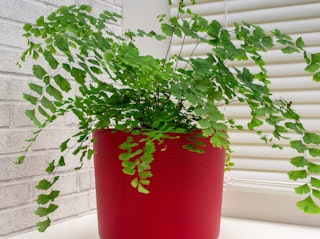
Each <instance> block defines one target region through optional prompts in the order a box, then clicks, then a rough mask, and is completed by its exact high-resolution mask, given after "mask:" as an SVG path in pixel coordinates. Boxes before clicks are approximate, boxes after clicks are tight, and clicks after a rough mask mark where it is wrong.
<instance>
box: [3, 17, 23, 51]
mask: <svg viewBox="0 0 320 239" xmlns="http://www.w3.org/2000/svg"><path fill="white" fill-rule="evenodd" d="M22 28H23V24H21V23H19V24H18V23H13V22H11V21H0V36H1V37H0V44H2V45H6V46H13V47H19V48H25V47H26V45H27V44H26V40H25V38H23V37H22V34H23V33H24V31H23V29H22Z"/></svg>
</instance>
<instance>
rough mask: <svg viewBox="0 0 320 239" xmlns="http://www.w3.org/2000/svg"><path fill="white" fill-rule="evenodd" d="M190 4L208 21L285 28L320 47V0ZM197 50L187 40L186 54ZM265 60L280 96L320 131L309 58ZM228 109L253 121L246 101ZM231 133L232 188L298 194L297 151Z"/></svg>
mask: <svg viewBox="0 0 320 239" xmlns="http://www.w3.org/2000/svg"><path fill="white" fill-rule="evenodd" d="M175 3H177V0H176V1H175ZM187 4H188V5H189V6H188V7H189V8H190V9H191V10H193V12H195V13H198V14H200V15H202V16H204V17H206V18H207V19H208V20H212V19H216V20H218V21H220V23H221V24H222V25H224V26H228V27H231V26H232V24H233V22H238V23H240V22H241V21H246V22H249V23H253V24H259V25H260V26H262V27H263V28H264V29H266V30H274V29H280V30H281V31H282V32H283V33H286V34H289V35H291V36H292V38H293V39H296V38H298V37H299V36H302V37H303V39H304V40H305V43H306V45H307V46H308V47H307V49H308V50H309V51H310V52H314V51H320V1H319V0H281V1H279V0H198V1H197V4H196V5H192V4H191V3H188V2H187ZM176 6H177V4H174V5H173V7H172V8H171V15H176V13H177V7H176ZM181 41H182V39H180V38H174V39H173V45H172V48H171V51H172V53H173V54H175V53H179V52H180V50H181V44H182V42H181ZM193 48H194V45H193V43H192V42H191V41H190V42H188V41H186V42H185V43H184V47H183V49H182V55H183V56H189V55H190V53H191V51H192V50H193ZM208 50H210V49H209V48H208V47H207V46H205V45H199V46H198V49H197V51H196V53H195V54H194V55H195V56H198V57H201V56H202V55H204V54H205V52H207V51H208ZM265 60H266V63H267V69H268V72H269V76H270V80H271V81H272V91H273V94H274V96H275V97H277V98H278V97H283V98H285V99H287V100H291V101H292V102H293V105H294V107H293V108H294V109H296V111H297V112H298V113H299V114H301V115H302V118H303V120H302V122H303V123H304V124H305V126H306V128H307V129H308V130H311V131H314V132H318V133H319V132H320V84H317V83H315V82H313V81H312V77H311V75H310V74H308V73H306V72H304V67H305V64H304V60H303V58H301V56H298V55H282V54H280V50H277V49H275V50H273V51H271V52H270V53H268V54H267V55H265ZM238 64H240V63H238ZM241 64H243V63H241ZM250 67H251V66H250V65H249V66H248V68H250ZM225 111H226V114H227V116H228V117H232V118H235V119H236V120H237V121H238V122H241V123H242V124H243V125H246V122H248V119H249V116H250V112H249V109H248V108H247V107H246V106H244V105H241V104H239V103H234V104H232V105H231V106H228V107H227V108H225ZM265 130H267V131H269V132H270V134H271V128H270V129H268V127H267V126H266V127H265ZM229 135H230V138H231V143H232V149H233V151H234V152H233V154H232V157H231V158H232V161H233V162H234V163H235V166H234V167H233V170H232V171H231V172H230V173H226V176H225V182H226V185H225V188H226V189H227V190H246V191H247V190H252V191H254V192H256V191H259V190H263V191H264V192H266V191H268V192H269V193H274V194H277V193H281V194H283V193H285V192H287V191H290V192H292V188H293V187H294V186H295V183H294V182H292V181H290V180H289V179H288V176H287V172H288V170H290V169H292V168H293V167H291V165H290V162H289V160H290V158H291V157H293V156H295V155H296V153H295V151H293V150H291V149H290V147H289V146H288V145H286V144H284V145H283V146H284V149H283V150H277V149H272V148H271V146H267V145H265V144H264V143H263V142H262V141H261V140H259V138H258V137H257V136H255V135H253V134H250V133H243V132H236V131H230V132H229ZM293 137H294V136H293Z"/></svg>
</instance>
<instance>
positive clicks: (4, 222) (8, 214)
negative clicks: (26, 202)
mask: <svg viewBox="0 0 320 239" xmlns="http://www.w3.org/2000/svg"><path fill="white" fill-rule="evenodd" d="M35 209H36V206H35V204H34V205H30V206H28V207H24V208H18V209H13V210H4V211H0V225H1V227H0V236H2V235H5V234H9V233H12V232H17V231H21V230H23V229H26V228H31V227H34V225H35V224H36V222H37V220H38V218H36V216H35V215H34V210H35Z"/></svg>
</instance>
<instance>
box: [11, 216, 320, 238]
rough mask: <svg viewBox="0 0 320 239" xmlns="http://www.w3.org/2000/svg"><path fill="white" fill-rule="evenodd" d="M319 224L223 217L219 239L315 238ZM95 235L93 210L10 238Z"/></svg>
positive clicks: (318, 232)
mask: <svg viewBox="0 0 320 239" xmlns="http://www.w3.org/2000/svg"><path fill="white" fill-rule="evenodd" d="M319 234H320V228H317V227H306V226H298V225H289V224H281V223H272V222H263V221H253V220H246V219H238V218H230V217H223V218H222V221H221V233H220V237H219V239H234V238H240V239H241V238H246V239H256V238H259V239H270V238H281V239H301V238H308V239H316V238H319ZM30 238H32V239H56V238H68V239H88V238H90V239H99V235H98V231H97V218H96V214H92V215H89V216H84V217H81V218H78V219H74V220H70V221H67V222H64V223H60V224H56V225H54V226H52V227H50V228H49V229H48V230H47V231H46V232H45V233H39V232H37V231H34V232H29V233H25V234H22V235H19V236H16V237H11V239H30Z"/></svg>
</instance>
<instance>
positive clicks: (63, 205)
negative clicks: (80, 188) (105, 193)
mask: <svg viewBox="0 0 320 239" xmlns="http://www.w3.org/2000/svg"><path fill="white" fill-rule="evenodd" d="M56 203H57V204H58V205H59V208H58V209H57V211H56V212H55V213H54V214H52V219H53V220H57V219H62V218H66V217H71V216H75V215H79V214H81V213H84V212H87V211H89V194H88V193H81V194H76V195H67V196H64V197H60V198H59V199H57V201H56Z"/></svg>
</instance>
